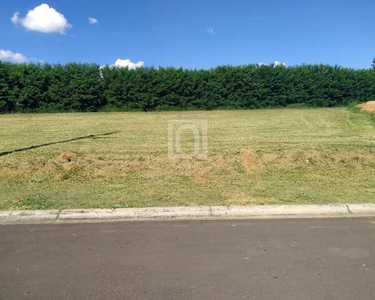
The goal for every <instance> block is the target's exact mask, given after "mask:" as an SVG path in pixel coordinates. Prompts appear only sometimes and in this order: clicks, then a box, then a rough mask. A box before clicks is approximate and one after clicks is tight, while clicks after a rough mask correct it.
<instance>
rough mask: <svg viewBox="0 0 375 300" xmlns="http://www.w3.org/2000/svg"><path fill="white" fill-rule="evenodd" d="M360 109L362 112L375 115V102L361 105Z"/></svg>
mask: <svg viewBox="0 0 375 300" xmlns="http://www.w3.org/2000/svg"><path fill="white" fill-rule="evenodd" d="M359 107H360V108H361V110H362V111H367V112H370V113H375V101H368V102H367V103H363V104H360V105H359Z"/></svg>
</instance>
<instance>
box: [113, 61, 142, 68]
mask: <svg viewBox="0 0 375 300" xmlns="http://www.w3.org/2000/svg"><path fill="white" fill-rule="evenodd" d="M144 64H145V63H144V62H143V61H139V62H137V63H133V62H131V61H130V59H117V60H116V62H115V64H114V65H112V67H117V68H129V69H130V70H134V69H137V68H142V67H143V66H144Z"/></svg>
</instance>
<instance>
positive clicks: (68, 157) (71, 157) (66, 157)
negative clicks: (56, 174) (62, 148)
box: [57, 152, 77, 163]
mask: <svg viewBox="0 0 375 300" xmlns="http://www.w3.org/2000/svg"><path fill="white" fill-rule="evenodd" d="M57 159H58V160H59V162H61V163H70V162H73V161H75V160H77V156H76V155H75V154H74V153H69V152H67V153H61V154H60V155H59V157H58V158H57Z"/></svg>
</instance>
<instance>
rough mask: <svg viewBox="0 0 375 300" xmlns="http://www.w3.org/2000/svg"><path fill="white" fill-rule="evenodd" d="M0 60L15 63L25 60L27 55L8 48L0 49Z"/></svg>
mask: <svg viewBox="0 0 375 300" xmlns="http://www.w3.org/2000/svg"><path fill="white" fill-rule="evenodd" d="M0 60H6V61H12V62H16V63H24V62H27V60H28V59H27V57H26V56H24V55H22V54H21V53H15V52H13V51H10V50H2V49H0Z"/></svg>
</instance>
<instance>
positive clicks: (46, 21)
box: [11, 3, 72, 34]
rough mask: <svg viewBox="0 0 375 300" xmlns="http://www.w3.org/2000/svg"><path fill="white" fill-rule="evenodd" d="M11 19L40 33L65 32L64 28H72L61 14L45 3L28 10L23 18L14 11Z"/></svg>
mask: <svg viewBox="0 0 375 300" xmlns="http://www.w3.org/2000/svg"><path fill="white" fill-rule="evenodd" d="M11 20H12V22H13V23H14V24H20V25H22V26H23V27H25V28H26V29H27V30H31V31H39V32H42V33H60V34H65V30H67V29H69V28H72V25H70V24H69V23H68V21H67V20H66V19H65V17H64V15H63V14H61V13H59V12H58V11H56V10H55V9H54V8H52V7H50V6H49V5H48V4H45V3H43V4H41V5H39V6H37V7H35V8H34V9H33V10H30V11H29V12H28V13H27V14H26V17H25V18H20V17H19V13H18V12H16V13H15V14H14V15H13V17H12V18H11Z"/></svg>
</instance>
